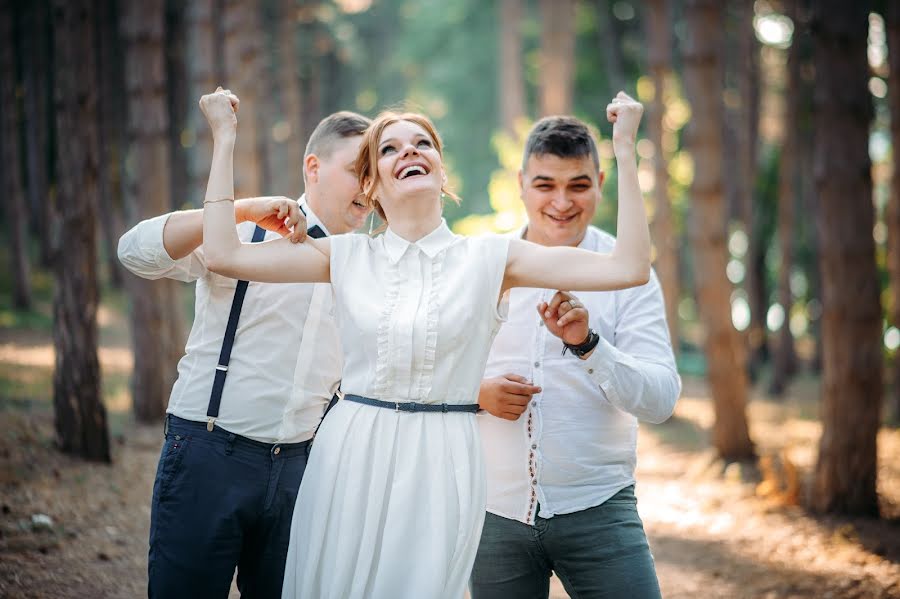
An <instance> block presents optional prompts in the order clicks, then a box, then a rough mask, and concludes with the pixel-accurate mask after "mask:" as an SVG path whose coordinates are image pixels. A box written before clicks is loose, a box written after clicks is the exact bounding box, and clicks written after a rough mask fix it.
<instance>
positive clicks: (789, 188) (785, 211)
mask: <svg viewBox="0 0 900 599" xmlns="http://www.w3.org/2000/svg"><path fill="white" fill-rule="evenodd" d="M797 3H798V0H785V2H784V7H785V9H786V11H785V12H786V14H787V16H788V17H789V18H790V19H791V21H793V22H794V23H799V19H798V10H797V8H798V7H797ZM799 33H800V32H799V27H797V26H795V28H794V40H793V43H792V44H791V47H790V49H789V50H788V58H787V84H786V86H785V90H784V99H785V115H784V124H785V127H784V139H783V141H782V144H781V154H780V158H779V168H778V245H779V247H780V249H781V260H780V262H779V264H778V303H779V304H780V305H781V307H782V308H783V309H784V323H783V324H782V325H781V329H779V331H778V335H777V340H776V344H775V352H774V356H773V360H772V381H771V385H770V386H769V393H770V394H772V395H774V396H776V397H781V396H783V395H784V392H785V390H786V389H787V385H788V382H789V381H790V378H791V377H792V376H793V375H794V372H795V371H796V367H797V354H796V352H795V349H794V335H793V334H792V333H791V327H790V322H791V309H792V307H793V305H794V297H793V294H792V292H791V271H792V270H793V267H794V239H795V238H796V227H795V226H794V220H795V219H794V213H795V209H796V206H797V197H798V192H799V182H800V173H799V163H798V156H797V136H798V131H799V126H800V122H799V121H800V105H799V104H800V101H801V97H800V92H801V86H802V84H801V82H800V44H799Z"/></svg>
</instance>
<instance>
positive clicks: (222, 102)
mask: <svg viewBox="0 0 900 599" xmlns="http://www.w3.org/2000/svg"><path fill="white" fill-rule="evenodd" d="M240 105H241V101H240V100H239V99H238V97H237V96H236V95H234V94H233V93H231V90H228V89H222V88H221V87H218V88H216V91H215V92H213V93H211V94H206V95H205V96H203V97H202V98H200V110H201V111H203V115H204V116H205V117H206V121H207V122H208V123H209V128H210V129H211V130H212V134H213V140H216V139H218V138H220V137H221V136H223V135H231V136H233V135H235V134H236V133H237V111H238V108H239V107H240Z"/></svg>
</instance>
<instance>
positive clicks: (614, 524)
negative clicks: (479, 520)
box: [471, 485, 661, 599]
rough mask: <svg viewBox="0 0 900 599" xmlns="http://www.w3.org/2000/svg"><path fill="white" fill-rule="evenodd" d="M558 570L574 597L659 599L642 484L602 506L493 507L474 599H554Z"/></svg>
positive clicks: (476, 569) (483, 537) (474, 571)
mask: <svg viewBox="0 0 900 599" xmlns="http://www.w3.org/2000/svg"><path fill="white" fill-rule="evenodd" d="M551 572H556V575H557V576H558V577H559V579H560V581H561V582H562V583H563V586H564V587H565V589H566V592H568V593H569V596H570V597H571V598H572V599H588V598H590V599H595V598H600V597H604V598H609V599H619V598H628V599H645V598H646V599H659V598H660V597H661V595H660V591H659V582H658V581H657V579H656V568H655V567H654V565H653V556H652V555H650V547H649V545H648V544H647V536H646V535H645V534H644V526H643V524H642V523H641V519H640V516H638V512H637V499H635V496H634V486H633V485H632V486H629V487H626V488H624V489H622V490H621V491H619V492H618V493H616V494H615V495H613V496H612V497H611V498H610V499H608V500H607V501H606V502H605V503H603V504H601V505H598V506H597V507H593V508H589V509H586V510H582V511H580V512H574V513H572V514H562V515H558V516H554V517H553V518H549V519H545V518H541V517H537V518H535V523H534V526H529V525H528V524H523V523H521V522H519V521H518V520H510V519H508V518H501V517H500V516H495V515H494V514H490V513H489V514H487V515H486V517H485V521H484V530H483V532H482V533H481V544H480V545H479V546H478V554H477V556H476V557H475V566H474V568H473V569H472V579H471V590H472V599H510V598H512V597H515V598H516V599H547V597H548V595H549V594H550V574H551Z"/></svg>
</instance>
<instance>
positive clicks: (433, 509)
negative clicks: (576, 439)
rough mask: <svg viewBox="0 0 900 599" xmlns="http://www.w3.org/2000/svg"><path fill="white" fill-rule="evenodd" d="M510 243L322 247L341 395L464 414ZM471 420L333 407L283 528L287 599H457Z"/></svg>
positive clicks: (471, 459) (469, 485)
mask: <svg viewBox="0 0 900 599" xmlns="http://www.w3.org/2000/svg"><path fill="white" fill-rule="evenodd" d="M508 246H509V240H508V239H507V238H503V237H499V236H485V237H474V238H466V237H461V236H458V235H455V234H453V233H452V232H451V231H450V230H449V229H448V228H447V225H446V223H444V222H442V223H441V225H440V226H439V227H438V228H436V229H435V230H434V231H432V232H431V233H429V234H428V235H427V236H425V237H424V238H422V239H420V240H419V241H417V242H416V243H409V242H407V241H405V240H404V239H402V238H401V237H399V236H397V235H396V234H394V233H393V232H392V231H391V230H390V229H388V230H387V232H386V233H385V234H384V235H382V236H381V237H378V238H374V239H373V238H370V237H368V236H365V235H338V236H335V237H332V238H331V280H332V286H333V288H334V294H335V315H336V318H337V322H338V328H339V330H340V334H341V343H342V344H343V349H344V354H345V359H344V372H343V380H342V383H341V388H342V390H343V392H344V393H348V394H355V395H362V396H364V397H371V398H375V399H381V400H384V401H401V402H405V401H416V402H422V403H437V404H440V403H448V404H472V403H477V402H478V388H479V384H480V382H481V378H482V375H483V373H484V366H485V362H486V360H487V355H488V351H489V350H490V346H491V342H492V340H493V338H494V335H495V333H496V332H497V330H498V328H499V327H500V324H501V322H502V320H503V315H501V313H500V311H498V309H497V299H498V296H499V293H500V287H501V284H502V280H503V273H504V270H505V266H506V257H507V250H508ZM484 509H485V480H484V466H483V462H482V455H481V439H480V437H479V433H478V425H477V423H476V419H475V415H474V414H470V413H446V414H443V413H421V412H417V413H404V412H399V413H398V412H395V411H394V410H390V409H385V408H378V407H373V406H368V405H363V404H358V403H353V402H351V401H348V400H342V401H340V402H338V404H337V405H336V406H335V407H334V409H332V411H331V412H330V413H329V414H328V417H327V418H326V419H325V421H324V422H323V424H322V426H321V428H320V429H319V432H318V435H317V437H316V440H315V443H314V446H313V449H312V453H311V455H310V459H309V463H308V465H307V468H306V473H305V475H304V478H303V483H302V485H301V486H300V493H299V495H298V497H297V504H296V509H295V510H294V517H293V522H292V525H291V541H290V548H289V550H288V556H287V562H286V568H285V577H284V587H283V591H282V597H283V598H284V599H294V598H296V599H326V598H327V599H356V598H359V599H363V598H365V599H404V598H408V599H440V598H445V597H446V598H453V599H457V598H460V597H462V596H463V593H464V592H465V587H466V583H467V581H468V578H469V573H470V570H471V568H472V563H473V562H474V560H475V552H476V550H477V548H478V542H479V539H480V536H481V527H482V524H483V522H484Z"/></svg>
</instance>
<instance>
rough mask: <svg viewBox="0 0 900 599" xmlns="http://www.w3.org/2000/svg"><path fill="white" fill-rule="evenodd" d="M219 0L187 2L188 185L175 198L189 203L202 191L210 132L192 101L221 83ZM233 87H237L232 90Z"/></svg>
mask: <svg viewBox="0 0 900 599" xmlns="http://www.w3.org/2000/svg"><path fill="white" fill-rule="evenodd" d="M219 2H220V0H194V1H193V2H190V3H189V4H188V5H187V8H186V11H187V12H186V15H185V19H186V21H187V43H188V56H189V61H188V80H189V90H190V91H189V92H188V95H189V96H190V103H189V104H190V107H191V109H190V110H189V111H188V114H187V126H188V129H189V131H190V137H191V138H192V140H193V146H192V147H191V151H190V152H189V153H188V157H189V159H190V160H189V168H190V186H189V187H188V188H187V189H185V190H183V191H182V193H183V194H184V195H183V197H179V198H175V200H176V201H180V202H182V203H185V204H189V205H191V206H200V205H201V202H202V201H203V196H204V194H205V193H206V184H207V182H208V180H209V169H210V166H211V164H212V132H211V131H210V129H209V125H208V124H207V123H206V119H205V118H204V117H203V113H202V112H201V111H200V109H199V108H198V107H197V105H196V103H197V102H198V101H199V100H200V97H201V96H202V95H204V94H209V93H212V92H213V91H215V89H216V87H217V86H218V85H224V83H225V73H224V71H220V70H219V66H217V63H218V61H217V57H220V56H221V55H222V48H221V44H220V43H219V41H218V40H220V39H221V38H220V37H219V35H218V32H219V30H220V29H221V24H220V22H221V13H220V12H219V10H218V4H219ZM235 91H237V90H235Z"/></svg>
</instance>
